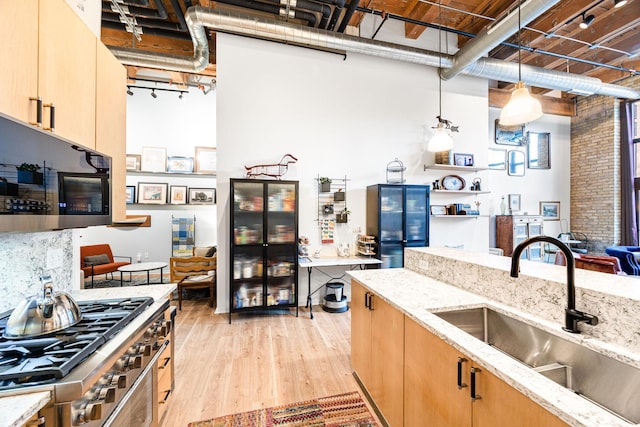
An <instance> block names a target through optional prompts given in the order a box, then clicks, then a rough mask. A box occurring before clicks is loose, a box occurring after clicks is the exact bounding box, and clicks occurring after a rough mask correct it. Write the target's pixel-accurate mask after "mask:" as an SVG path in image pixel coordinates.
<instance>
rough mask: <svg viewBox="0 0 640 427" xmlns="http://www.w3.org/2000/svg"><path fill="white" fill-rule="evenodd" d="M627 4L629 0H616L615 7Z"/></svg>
mask: <svg viewBox="0 0 640 427" xmlns="http://www.w3.org/2000/svg"><path fill="white" fill-rule="evenodd" d="M625 4H627V0H614V1H613V7H622V6H624V5H625Z"/></svg>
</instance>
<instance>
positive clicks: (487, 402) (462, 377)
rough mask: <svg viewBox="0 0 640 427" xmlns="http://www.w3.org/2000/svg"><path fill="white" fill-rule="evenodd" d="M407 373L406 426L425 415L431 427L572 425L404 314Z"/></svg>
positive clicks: (552, 426)
mask: <svg viewBox="0 0 640 427" xmlns="http://www.w3.org/2000/svg"><path fill="white" fill-rule="evenodd" d="M473 371H475V372H474V374H472V372H473ZM404 373H405V378H404V384H405V388H404V396H405V424H404V425H406V426H415V425H423V424H424V423H425V420H427V421H428V425H429V426H431V427H434V426H435V427H437V426H443V427H444V426H461V427H462V426H473V427H485V426H486V427H489V426H491V427H503V426H504V427H508V426H514V425H518V426H524V427H537V426H546V427H560V426H567V424H565V423H564V422H563V421H562V420H560V419H559V418H558V417H556V416H555V415H553V414H551V413H550V412H548V411H547V410H546V409H544V408H543V407H541V406H540V405H538V404H537V403H535V402H534V401H532V400H531V399H529V398H528V397H526V396H525V395H523V394H522V393H520V392H519V391H517V390H516V389H514V388H513V387H511V386H510V385H508V384H507V383H505V382H504V381H502V380H501V379H499V378H498V377H496V376H495V375H493V374H491V373H490V372H488V371H487V370H486V369H484V368H483V367H482V366H480V365H478V364H477V363H475V362H474V361H473V360H471V359H470V358H468V357H466V356H465V355H464V354H462V353H460V352H458V351H457V350H456V349H455V348H453V347H452V346H450V345H449V344H447V343H445V342H444V341H443V340H441V339H440V338H439V337H437V336H435V335H433V334H432V333H431V332H429V331H428V330H426V329H425V328H424V327H422V326H420V325H419V324H417V323H416V322H415V321H413V320H411V319H409V318H407V319H405V369H404ZM472 375H475V397H476V398H475V399H474V398H472V394H471V383H472V378H471V376H472ZM458 382H459V383H460V384H458ZM459 385H460V386H459Z"/></svg>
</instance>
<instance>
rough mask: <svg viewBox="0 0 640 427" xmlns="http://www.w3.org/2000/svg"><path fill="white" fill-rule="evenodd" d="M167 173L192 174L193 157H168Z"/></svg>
mask: <svg viewBox="0 0 640 427" xmlns="http://www.w3.org/2000/svg"><path fill="white" fill-rule="evenodd" d="M167 172H174V173H190V172H193V157H180V156H170V157H169V158H168V159H167Z"/></svg>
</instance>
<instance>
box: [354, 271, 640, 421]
mask: <svg viewBox="0 0 640 427" xmlns="http://www.w3.org/2000/svg"><path fill="white" fill-rule="evenodd" d="M348 273H349V275H351V276H352V277H354V278H356V279H357V280H358V281H359V282H361V283H362V284H363V285H364V286H365V288H367V289H368V290H370V291H372V292H375V293H376V294H377V295H379V296H380V297H381V298H382V299H383V300H385V301H386V302H388V303H389V304H391V305H392V306H394V307H396V308H397V309H399V310H400V311H402V312H403V313H404V314H406V315H407V316H409V317H410V318H412V319H413V320H415V321H416V322H417V323H419V324H420V325H422V326H423V327H424V328H425V329H427V330H429V331H430V332H432V333H434V334H435V335H437V336H438V337H440V338H441V339H443V340H444V341H445V342H447V343H448V344H450V345H451V346H453V347H454V348H456V349H457V350H458V351H460V352H462V353H464V354H465V355H467V356H468V357H470V358H472V359H473V360H474V361H475V362H477V363H479V364H480V365H483V366H484V367H485V368H486V369H487V370H488V371H490V372H492V373H493V374H494V375H496V376H497V377H499V378H500V379H502V380H503V381H505V382H506V383H507V384H509V385H511V386H512V387H514V388H515V389H517V390H518V391H520V392H521V393H523V394H524V395H526V396H528V397H529V398H531V399H532V400H534V401H535V402H537V403H538V404H540V405H541V406H542V407H544V408H546V409H547V410H549V411H550V412H551V413H553V414H555V415H557V416H558V417H559V418H561V419H562V420H563V421H565V422H566V423H567V424H569V425H571V426H580V427H595V426H603V425H606V426H609V427H622V426H626V427H629V426H630V425H632V424H629V423H627V422H625V421H623V420H622V419H620V418H618V417H616V416H615V415H613V414H611V413H610V412H608V411H606V410H604V409H601V408H599V407H598V406H596V405H594V404H592V403H589V402H587V401H586V400H585V399H583V398H581V397H579V396H577V395H576V394H574V393H573V392H571V391H569V390H567V389H565V388H564V387H562V386H560V385H558V384H556V383H555V382H553V381H551V380H549V379H547V378H545V377H543V376H542V375H539V374H537V373H535V372H534V371H533V370H532V369H530V368H528V367H527V366H525V365H524V364H522V363H520V362H518V361H516V360H515V359H513V358H511V357H510V356H507V355H506V354H503V353H501V352H500V351H498V350H496V349H494V348H492V347H489V346H487V345H486V344H485V343H483V342H481V341H480V340H477V339H476V338H473V337H472V336H471V335H469V334H467V333H466V332H464V331H462V330H461V329H458V328H457V327H455V326H453V325H451V324H450V323H448V322H446V321H445V320H442V319H441V318H439V317H438V316H436V315H434V314H433V313H435V312H438V311H447V310H454V309H462V308H473V307H491V308H492V309H494V310H496V311H499V312H503V313H507V314H509V315H511V316H513V317H516V318H519V319H520V320H524V321H525V322H527V323H530V324H533V325H534V326H537V327H540V328H542V329H545V330H548V331H550V332H554V333H556V334H559V335H561V336H562V337H563V338H567V339H570V340H572V341H575V342H578V343H580V344H583V345H584V344H585V342H586V341H589V342H588V346H589V347H590V348H594V349H596V348H597V343H594V342H593V340H592V339H585V338H584V337H583V336H581V335H572V334H567V333H566V332H563V331H562V328H561V325H559V324H556V323H553V322H550V321H547V320H544V319H541V318H538V317H536V316H534V315H531V314H529V313H527V312H524V311H521V310H518V309H514V308H513V307H511V306H508V305H505V304H502V303H499V302H496V301H493V300H491V299H489V298H486V297H483V296H480V295H478V294H474V293H471V292H468V291H465V290H463V289H460V288H458V287H456V286H452V285H448V284H445V283H442V282H440V281H438V280H435V279H432V278H429V277H426V276H424V275H422V274H419V273H416V272H413V271H409V270H406V269H382V270H362V271H350V272H348ZM602 352H603V353H605V354H607V355H609V356H613V354H612V353H611V349H610V348H609V347H607V346H606V345H603V347H602ZM618 358H619V359H620V360H623V361H625V362H627V363H631V364H633V365H635V366H639V367H640V355H638V354H637V353H632V352H629V353H625V354H619V357H618Z"/></svg>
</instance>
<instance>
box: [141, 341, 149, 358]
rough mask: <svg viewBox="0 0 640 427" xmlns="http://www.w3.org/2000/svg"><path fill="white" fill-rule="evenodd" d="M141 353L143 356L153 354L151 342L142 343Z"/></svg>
mask: <svg viewBox="0 0 640 427" xmlns="http://www.w3.org/2000/svg"><path fill="white" fill-rule="evenodd" d="M140 354H141V355H143V356H147V357H148V356H151V344H140Z"/></svg>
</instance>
